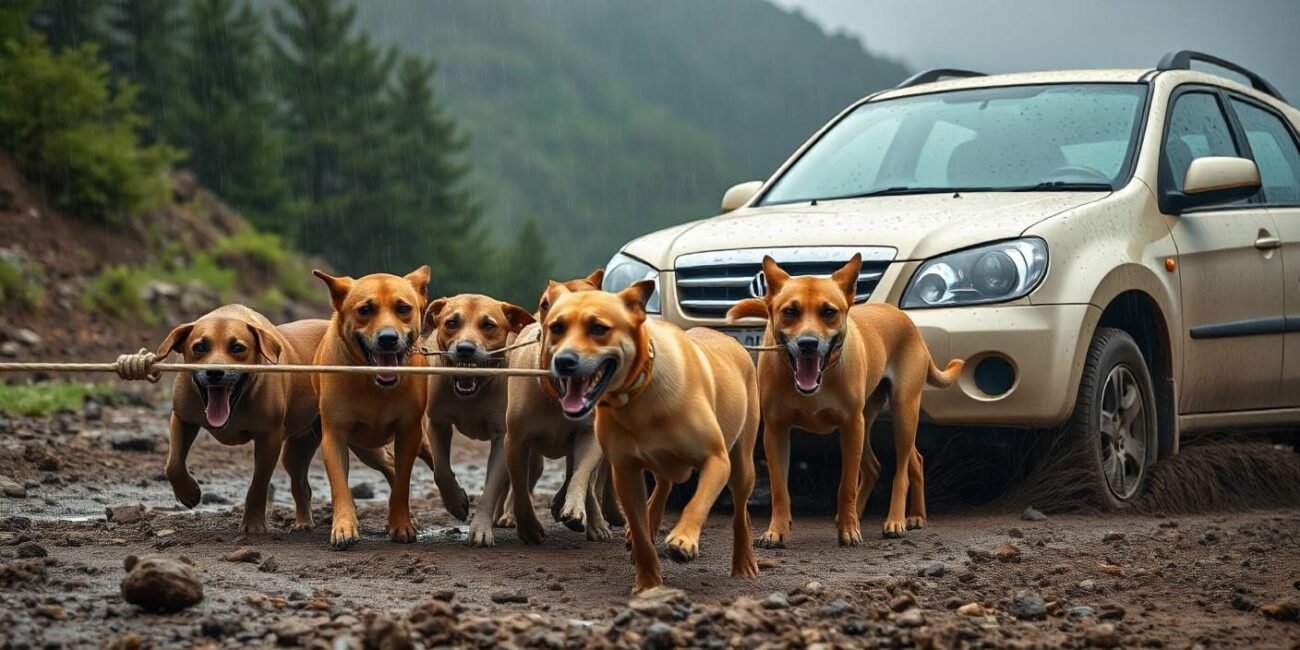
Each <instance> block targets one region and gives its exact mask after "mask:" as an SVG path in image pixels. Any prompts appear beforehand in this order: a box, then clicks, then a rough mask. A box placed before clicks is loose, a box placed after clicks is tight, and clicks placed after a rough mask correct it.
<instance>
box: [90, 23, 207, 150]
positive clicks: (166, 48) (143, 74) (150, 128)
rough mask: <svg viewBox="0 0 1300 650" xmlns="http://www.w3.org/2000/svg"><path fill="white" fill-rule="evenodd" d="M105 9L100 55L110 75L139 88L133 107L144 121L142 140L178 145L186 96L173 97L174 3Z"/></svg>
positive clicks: (177, 67)
mask: <svg viewBox="0 0 1300 650" xmlns="http://www.w3.org/2000/svg"><path fill="white" fill-rule="evenodd" d="M108 6H109V9H110V11H109V12H108V15H107V35H106V37H105V39H104V40H105V41H106V42H105V43H104V48H105V50H104V51H105V54H106V55H107V58H108V60H109V62H110V63H111V64H112V66H113V70H114V71H116V72H117V74H118V75H120V76H122V77H123V78H125V79H128V80H130V81H131V82H133V83H134V84H135V85H136V86H137V87H139V89H140V103H139V106H140V109H141V110H142V111H144V113H145V114H146V115H147V116H148V117H149V120H148V122H147V123H145V124H144V127H145V128H144V133H145V135H146V136H147V138H148V139H149V141H151V142H171V143H177V142H179V141H180V140H181V138H180V136H182V135H183V134H184V133H185V132H186V127H187V126H188V125H187V124H186V123H185V122H184V121H183V116H182V114H183V112H184V110H185V103H184V102H185V100H186V99H187V97H186V96H185V95H184V94H183V93H180V92H178V91H179V89H180V88H181V80H182V79H183V78H184V76H185V71H184V69H183V68H182V67H181V66H182V64H183V62H182V59H181V49H180V46H179V38H178V36H179V35H180V34H181V33H182V28H183V25H184V23H183V22H182V20H181V13H180V10H181V5H180V3H178V2H176V1H175V0H109V1H108ZM190 74H201V72H200V71H197V70H195V71H190Z"/></svg>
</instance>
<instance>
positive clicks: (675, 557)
mask: <svg viewBox="0 0 1300 650" xmlns="http://www.w3.org/2000/svg"><path fill="white" fill-rule="evenodd" d="M664 552H665V553H666V554H667V555H668V559H670V560H672V561H673V562H677V563H684V562H690V561H692V560H694V559H695V558H697V557H699V556H700V543H699V541H698V540H694V539H689V538H687V537H684V536H677V537H669V538H668V540H667V541H666V542H664Z"/></svg>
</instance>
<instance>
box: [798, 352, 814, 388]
mask: <svg viewBox="0 0 1300 650" xmlns="http://www.w3.org/2000/svg"><path fill="white" fill-rule="evenodd" d="M820 365H821V361H820V360H819V359H817V358H816V357H806V356H803V355H799V356H797V357H795V358H794V383H795V385H797V386H799V389H800V390H805V391H810V390H817V380H818V378H819V376H820V375H821V371H820V370H821V369H820Z"/></svg>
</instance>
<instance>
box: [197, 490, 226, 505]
mask: <svg viewBox="0 0 1300 650" xmlns="http://www.w3.org/2000/svg"><path fill="white" fill-rule="evenodd" d="M199 502H200V503H202V504H204V505H225V504H228V503H230V499H227V498H226V497H223V496H221V495H220V494H218V493H216V492H204V493H203V496H201V497H199Z"/></svg>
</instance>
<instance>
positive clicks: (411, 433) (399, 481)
mask: <svg viewBox="0 0 1300 650" xmlns="http://www.w3.org/2000/svg"><path fill="white" fill-rule="evenodd" d="M423 438H424V429H423V428H422V427H421V426H420V422H419V420H416V421H415V422H414V423H412V424H410V425H407V427H406V429H405V430H402V431H398V432H397V436H396V439H395V440H394V444H393V459H394V461H395V463H394V467H393V470H394V473H395V480H394V481H393V493H392V495H391V496H390V497H389V498H388V539H389V540H391V541H394V542H397V543H398V544H410V543H411V542H414V541H415V537H416V534H417V529H416V527H415V519H414V518H412V517H411V470H413V469H414V468H415V458H416V456H417V455H418V454H419V453H420V441H421V439H423Z"/></svg>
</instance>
